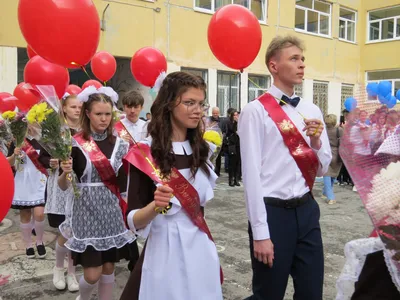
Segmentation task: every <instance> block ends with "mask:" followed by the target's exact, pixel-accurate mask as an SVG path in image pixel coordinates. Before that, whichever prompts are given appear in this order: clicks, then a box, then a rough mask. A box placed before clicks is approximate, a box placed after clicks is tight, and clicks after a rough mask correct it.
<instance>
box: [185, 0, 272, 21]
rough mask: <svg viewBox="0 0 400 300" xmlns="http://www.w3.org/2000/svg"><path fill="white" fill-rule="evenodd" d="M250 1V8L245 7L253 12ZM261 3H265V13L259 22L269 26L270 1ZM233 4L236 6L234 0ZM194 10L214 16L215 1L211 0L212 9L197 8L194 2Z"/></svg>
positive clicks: (194, 1)
mask: <svg viewBox="0 0 400 300" xmlns="http://www.w3.org/2000/svg"><path fill="white" fill-rule="evenodd" d="M248 1H249V7H246V6H245V7H246V8H248V9H249V10H250V11H251V0H248ZM261 1H265V5H264V11H263V15H264V20H258V22H259V23H260V24H264V25H267V16H268V14H267V12H268V0H261ZM231 4H234V3H233V0H231ZM193 9H194V11H197V12H201V13H206V14H211V15H212V14H214V13H215V0H211V9H206V8H201V7H197V6H196V0H193Z"/></svg>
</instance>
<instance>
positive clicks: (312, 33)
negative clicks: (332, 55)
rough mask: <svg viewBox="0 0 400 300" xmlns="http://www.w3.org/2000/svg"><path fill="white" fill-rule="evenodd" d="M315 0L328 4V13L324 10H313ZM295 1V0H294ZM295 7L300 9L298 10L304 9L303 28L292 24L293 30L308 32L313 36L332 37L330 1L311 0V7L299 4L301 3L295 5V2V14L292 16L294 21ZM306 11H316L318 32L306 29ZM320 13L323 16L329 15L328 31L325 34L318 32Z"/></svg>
mask: <svg viewBox="0 0 400 300" xmlns="http://www.w3.org/2000/svg"><path fill="white" fill-rule="evenodd" d="M315 1H317V2H321V3H324V4H328V5H329V14H328V13H324V12H321V11H319V10H315V9H314V7H315ZM296 2H297V1H296ZM296 9H300V10H303V11H304V29H299V28H296V24H295V25H294V30H295V31H297V32H301V33H304V34H310V35H314V36H319V37H324V38H332V3H329V2H325V1H319V0H312V8H308V7H304V6H301V5H297V4H296V7H295V16H294V19H295V22H296ZM308 11H312V12H315V13H317V14H318V33H314V32H309V31H307V28H308V13H307V12H308ZM321 15H323V16H327V17H329V33H328V34H327V35H326V34H321V33H320V29H321V28H320V26H321V24H320V23H321Z"/></svg>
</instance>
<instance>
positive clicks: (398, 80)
mask: <svg viewBox="0 0 400 300" xmlns="http://www.w3.org/2000/svg"><path fill="white" fill-rule="evenodd" d="M385 71H387V70H382V71H378V72H385ZM399 71H400V70H399ZM368 73H375V72H373V71H371V72H365V81H366V83H367V84H366V85H365V86H367V85H368V83H373V82H376V83H379V82H381V81H390V82H391V83H392V91H391V93H392V95H393V94H394V88H395V82H400V78H390V79H382V80H368ZM367 97H368V96H367ZM367 101H369V102H379V99H378V97H377V98H376V100H375V99H373V100H372V99H369V98H367ZM397 102H398V101H397Z"/></svg>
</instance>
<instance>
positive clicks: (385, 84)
mask: <svg viewBox="0 0 400 300" xmlns="http://www.w3.org/2000/svg"><path fill="white" fill-rule="evenodd" d="M391 93H392V83H391V82H390V81H381V82H379V85H378V95H381V96H383V97H386V96H387V95H389V94H391Z"/></svg>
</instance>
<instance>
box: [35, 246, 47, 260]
mask: <svg viewBox="0 0 400 300" xmlns="http://www.w3.org/2000/svg"><path fill="white" fill-rule="evenodd" d="M36 249H37V252H38V257H39V258H45V257H46V254H47V253H46V248H45V247H44V245H43V244H41V245H36Z"/></svg>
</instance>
